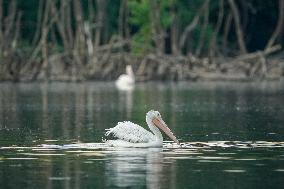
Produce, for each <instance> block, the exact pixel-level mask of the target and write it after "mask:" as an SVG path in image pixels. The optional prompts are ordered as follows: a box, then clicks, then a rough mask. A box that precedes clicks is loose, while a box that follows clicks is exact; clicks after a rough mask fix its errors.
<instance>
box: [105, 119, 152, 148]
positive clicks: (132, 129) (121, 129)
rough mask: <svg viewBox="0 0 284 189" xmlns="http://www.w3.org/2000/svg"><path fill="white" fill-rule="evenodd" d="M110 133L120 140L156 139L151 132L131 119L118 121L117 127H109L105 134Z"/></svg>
mask: <svg viewBox="0 0 284 189" xmlns="http://www.w3.org/2000/svg"><path fill="white" fill-rule="evenodd" d="M110 134H112V135H113V136H114V137H117V138H118V139H120V140H124V141H129V142H133V143H147V142H149V141H151V140H153V139H154V135H153V134H152V133H151V132H149V131H147V130H146V129H144V128H143V127H141V126H139V125H137V124H135V123H132V122H130V121H124V122H118V123H117V125H116V126H115V127H113V128H110V129H107V132H106V133H105V135H106V136H109V135H110Z"/></svg>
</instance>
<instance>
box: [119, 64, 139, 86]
mask: <svg viewBox="0 0 284 189" xmlns="http://www.w3.org/2000/svg"><path fill="white" fill-rule="evenodd" d="M115 85H116V87H117V88H118V89H120V90H132V89H133V88H134V85H135V76H134V73H133V70H132V67H131V66H130V65H127V66H126V74H122V75H120V76H119V77H118V79H117V80H116V81H115Z"/></svg>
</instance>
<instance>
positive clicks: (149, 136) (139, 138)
mask: <svg viewBox="0 0 284 189" xmlns="http://www.w3.org/2000/svg"><path fill="white" fill-rule="evenodd" d="M146 122H147V124H148V126H149V129H150V130H151V131H152V133H151V132H149V131H147V130H146V129H144V128H143V127H141V126H139V125H137V124H135V123H132V122H130V121H124V122H118V124H117V125H116V126H115V127H113V128H110V129H107V132H106V134H105V135H106V136H109V135H111V134H112V135H113V136H114V137H116V138H117V139H118V140H108V141H106V143H107V144H109V145H110V146H122V147H160V146H162V145H163V136H162V134H161V132H160V130H159V129H161V130H162V131H164V132H165V133H166V134H167V135H168V136H169V137H170V138H171V139H172V140H173V141H175V142H176V143H179V142H178V140H177V139H176V137H175V136H174V134H173V133H172V132H171V130H170V129H169V128H168V127H167V125H166V124H165V122H164V121H163V119H162V117H161V115H160V113H159V112H158V111H153V110H151V111H149V112H148V113H147V114H146Z"/></svg>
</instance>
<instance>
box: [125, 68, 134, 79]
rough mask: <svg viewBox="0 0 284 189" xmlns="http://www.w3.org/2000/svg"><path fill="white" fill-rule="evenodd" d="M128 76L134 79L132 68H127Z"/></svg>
mask: <svg viewBox="0 0 284 189" xmlns="http://www.w3.org/2000/svg"><path fill="white" fill-rule="evenodd" d="M126 74H127V75H129V76H130V77H132V78H134V73H133V70H132V67H131V66H127V67H126Z"/></svg>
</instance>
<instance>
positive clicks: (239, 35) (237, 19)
mask: <svg viewBox="0 0 284 189" xmlns="http://www.w3.org/2000/svg"><path fill="white" fill-rule="evenodd" d="M229 4H230V7H231V9H232V12H233V18H234V22H235V26H236V30H237V31H236V33H237V38H238V43H239V48H240V50H241V53H243V54H244V53H247V49H246V45H245V41H244V35H243V31H242V27H241V21H240V14H239V10H238V8H237V5H236V3H235V1H234V0H229Z"/></svg>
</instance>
